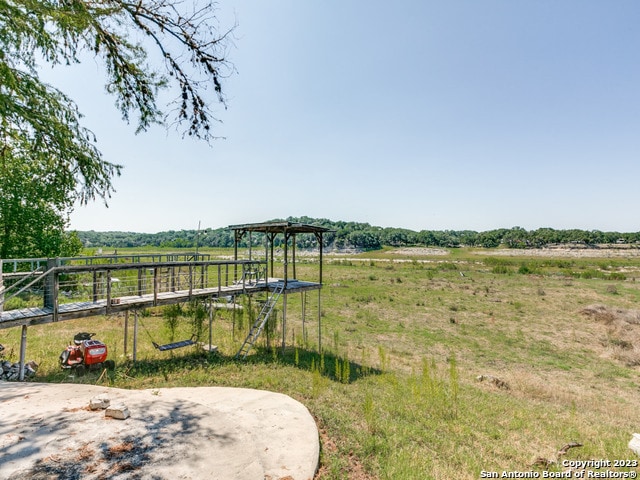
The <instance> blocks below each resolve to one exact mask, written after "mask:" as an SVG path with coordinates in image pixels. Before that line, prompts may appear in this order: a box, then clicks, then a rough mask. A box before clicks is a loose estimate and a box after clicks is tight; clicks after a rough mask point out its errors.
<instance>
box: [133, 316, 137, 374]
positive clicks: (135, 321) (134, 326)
mask: <svg viewBox="0 0 640 480" xmlns="http://www.w3.org/2000/svg"><path fill="white" fill-rule="evenodd" d="M137 355H138V310H134V311H133V363H134V364H135V363H136V360H137V359H138V356H137Z"/></svg>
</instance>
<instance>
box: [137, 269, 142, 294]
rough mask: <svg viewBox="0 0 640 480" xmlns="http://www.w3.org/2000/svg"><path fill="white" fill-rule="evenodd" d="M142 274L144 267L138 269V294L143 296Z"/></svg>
mask: <svg viewBox="0 0 640 480" xmlns="http://www.w3.org/2000/svg"><path fill="white" fill-rule="evenodd" d="M138 263H139V262H138ZM142 274H143V272H142V269H141V268H139V269H138V296H142V291H143V290H142V288H143V285H142Z"/></svg>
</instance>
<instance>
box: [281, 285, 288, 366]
mask: <svg viewBox="0 0 640 480" xmlns="http://www.w3.org/2000/svg"><path fill="white" fill-rule="evenodd" d="M286 339H287V293H286V292H285V294H284V299H283V300H282V356H284V350H285V346H286Z"/></svg>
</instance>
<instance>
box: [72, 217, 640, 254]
mask: <svg viewBox="0 0 640 480" xmlns="http://www.w3.org/2000/svg"><path fill="white" fill-rule="evenodd" d="M284 220H286V221H290V222H296V223H307V224H312V225H320V226H323V227H327V228H330V229H331V230H332V232H330V233H327V234H325V237H324V239H325V247H328V248H360V249H365V250H375V249H379V248H382V247H383V246H392V247H402V246H412V245H415V246H428V247H460V246H475V247H484V248H495V247H499V246H505V247H509V248H536V247H543V246H547V245H553V244H561V245H562V244H581V245H585V246H590V245H600V244H638V243H640V232H636V233H620V232H601V231H599V230H589V231H586V230H576V229H572V230H555V229H553V228H539V229H537V230H530V231H528V230H525V229H523V228H520V227H513V228H510V229H506V228H501V229H496V230H489V231H486V232H475V231H472V230H421V231H419V232H416V231H413V230H408V229H405V228H382V227H376V226H372V225H370V224H368V223H358V222H345V221H333V220H328V219H324V218H320V219H318V218H310V217H288V218H286V219H275V220H269V221H284ZM78 236H79V238H80V240H81V241H82V243H83V245H84V246H85V247H87V248H91V247H112V248H125V247H145V246H152V247H170V248H171V247H173V248H188V247H195V246H196V244H197V245H199V246H200V247H203V246H206V247H232V246H233V233H232V232H231V230H229V229H227V228H218V229H211V228H206V229H202V230H200V231H199V232H198V231H197V230H178V231H176V230H169V231H166V232H159V233H134V232H95V231H93V230H91V231H88V232H86V231H79V232H78ZM278 240H280V241H281V240H282V239H276V244H277V241H278ZM296 240H297V246H298V247H299V248H311V247H315V246H316V241H315V237H313V236H311V235H298V236H297V237H296ZM261 241H262V240H261V239H260V238H259V236H258V235H256V236H254V237H253V242H254V243H255V244H260V243H261Z"/></svg>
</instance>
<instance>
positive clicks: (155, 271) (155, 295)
mask: <svg viewBox="0 0 640 480" xmlns="http://www.w3.org/2000/svg"><path fill="white" fill-rule="evenodd" d="M156 305H158V267H153V306H154V307H155V306H156Z"/></svg>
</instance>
